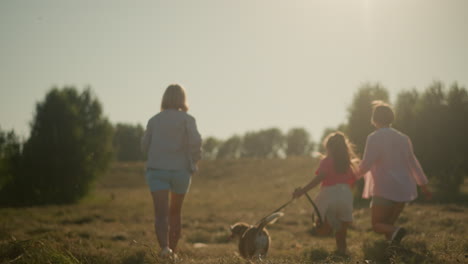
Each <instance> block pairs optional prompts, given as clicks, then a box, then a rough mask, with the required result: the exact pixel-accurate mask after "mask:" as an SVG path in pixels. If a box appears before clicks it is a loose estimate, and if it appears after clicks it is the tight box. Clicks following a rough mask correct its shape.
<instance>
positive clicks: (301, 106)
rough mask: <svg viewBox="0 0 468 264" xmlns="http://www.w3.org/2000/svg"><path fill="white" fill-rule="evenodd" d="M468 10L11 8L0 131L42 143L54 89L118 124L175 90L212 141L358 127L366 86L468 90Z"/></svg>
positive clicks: (0, 9) (400, 1) (2, 11)
mask: <svg viewBox="0 0 468 264" xmlns="http://www.w3.org/2000/svg"><path fill="white" fill-rule="evenodd" d="M467 12H468V1H465V0H444V1H440V0H412V1H407V0H392V1H387V0H381V1H379V0H352V1H351V0H342V1H338V0H323V1H318V0H316V1H313V0H262V1H261V0H197V1H194V0H186V1H172V0H167V1H116V0H108V1H95V0H90V1H73V0H56V1H50V0H41V1H34V0H30V1H24V0H2V1H1V2H0V126H1V128H2V129H4V130H5V129H15V130H16V131H17V132H19V133H20V134H22V135H23V136H27V135H28V134H29V122H30V121H31V120H32V118H33V113H34V108H35V104H36V102H38V101H41V100H43V99H44V96H45V93H46V92H47V91H48V90H49V89H50V88H51V87H52V86H53V85H58V86H63V85H67V84H71V85H76V86H77V87H79V88H80V89H81V88H83V87H85V86H86V85H90V86H91V87H92V89H93V91H94V92H95V94H96V95H97V96H98V98H99V99H100V101H101V103H102V104H103V106H104V111H105V115H106V116H108V117H109V119H110V120H111V121H112V122H125V123H133V124H136V123H141V124H146V121H147V120H148V118H149V117H151V116H152V115H153V114H155V113H156V112H158V111H159V110H158V109H159V106H160V100H161V96H162V94H163V92H164V89H165V88H166V87H167V85H168V84H170V83H181V84H182V85H183V86H185V88H186V90H187V93H188V100H189V104H190V106H191V109H190V113H191V114H192V115H194V116H195V117H196V118H197V122H198V126H199V130H200V132H201V133H202V135H203V136H217V137H220V138H227V137H229V136H231V135H233V134H235V133H237V134H243V133H244V132H246V131H249V130H259V129H263V128H269V127H279V128H280V129H282V130H283V131H286V130H288V129H290V128H292V127H304V128H306V129H307V130H309V131H310V132H311V134H312V137H313V138H314V139H315V140H316V139H318V138H320V136H321V134H322V130H323V129H324V128H325V127H330V126H336V125H338V124H339V123H341V122H344V121H345V120H346V114H347V112H346V109H347V107H348V106H349V104H350V103H351V100H352V96H353V94H354V93H355V92H356V90H357V88H358V87H359V86H360V85H361V84H362V83H365V82H377V81H378V82H381V83H382V84H383V85H384V86H385V87H387V89H388V90H389V91H390V93H391V95H392V97H395V96H396V94H397V93H398V92H399V91H401V90H403V89H409V88H413V87H415V88H417V89H418V90H422V89H424V88H425V87H427V86H428V85H429V84H430V83H431V82H432V81H433V80H441V81H443V82H444V83H446V84H447V83H452V82H454V81H457V82H458V83H459V84H461V85H462V86H464V87H467V85H468V27H467V26H468V20H467V14H468V13H467Z"/></svg>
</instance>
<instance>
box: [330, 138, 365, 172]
mask: <svg viewBox="0 0 468 264" xmlns="http://www.w3.org/2000/svg"><path fill="white" fill-rule="evenodd" d="M323 146H324V147H325V149H326V150H327V156H329V157H331V158H333V166H334V168H335V171H336V172H337V173H346V172H348V170H349V168H351V169H352V170H353V171H354V172H356V171H357V167H356V163H357V161H358V159H357V156H356V154H355V153H354V146H353V144H351V142H349V140H348V139H347V138H346V136H345V135H344V134H343V133H342V132H334V133H330V134H329V135H328V136H327V137H326V138H325V140H324V141H323Z"/></svg>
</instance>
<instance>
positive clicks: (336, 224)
mask: <svg viewBox="0 0 468 264" xmlns="http://www.w3.org/2000/svg"><path fill="white" fill-rule="evenodd" d="M324 146H325V148H326V150H327V154H326V156H325V158H324V159H322V161H321V162H320V165H319V168H318V169H317V171H316V172H315V174H316V175H317V176H316V177H315V178H314V179H313V180H312V181H310V182H309V183H308V184H307V185H306V186H304V187H303V188H297V189H296V190H295V191H294V193H293V198H298V197H300V196H302V195H303V194H305V193H306V192H307V191H309V190H310V189H312V188H314V187H315V186H316V185H318V184H319V183H322V184H321V188H320V192H319V194H318V195H317V197H316V198H315V202H316V204H317V207H318V210H319V212H320V215H321V216H322V218H323V219H324V225H325V226H328V227H331V228H332V229H333V230H334V231H335V239H336V246H337V251H338V253H340V254H346V233H347V229H348V226H349V225H350V224H351V222H352V221H353V216H352V213H353V194H352V192H351V185H352V184H353V183H354V181H355V180H356V174H355V169H354V166H353V162H352V161H353V159H354V158H355V155H354V152H353V150H352V147H351V144H350V143H349V141H348V140H347V139H346V137H345V136H344V134H343V133H341V132H336V133H331V134H330V135H328V136H327V138H326V139H325V140H324Z"/></svg>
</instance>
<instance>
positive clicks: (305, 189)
mask: <svg viewBox="0 0 468 264" xmlns="http://www.w3.org/2000/svg"><path fill="white" fill-rule="evenodd" d="M324 178H325V173H324V172H320V173H319V174H318V175H317V176H315V178H314V179H312V180H311V181H310V182H309V183H308V184H307V185H306V186H304V187H302V188H301V187H299V188H296V190H294V193H293V195H292V196H293V199H296V198H299V197H301V196H302V195H304V194H305V193H306V192H308V191H310V190H311V189H312V188H314V187H315V186H317V185H318V184H319V183H320V182H322V180H323V179H324Z"/></svg>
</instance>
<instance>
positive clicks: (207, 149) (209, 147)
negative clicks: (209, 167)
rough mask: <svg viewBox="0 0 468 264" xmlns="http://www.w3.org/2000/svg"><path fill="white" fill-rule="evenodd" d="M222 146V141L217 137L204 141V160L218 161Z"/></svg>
mask: <svg viewBox="0 0 468 264" xmlns="http://www.w3.org/2000/svg"><path fill="white" fill-rule="evenodd" d="M221 144H222V142H221V140H219V139H217V138H215V137H208V138H206V139H205V140H203V146H202V149H203V158H204V159H209V160H213V159H216V156H217V155H218V151H219V148H220V147H221Z"/></svg>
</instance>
